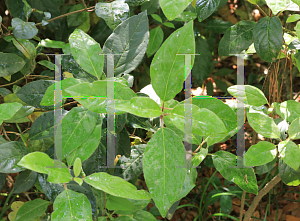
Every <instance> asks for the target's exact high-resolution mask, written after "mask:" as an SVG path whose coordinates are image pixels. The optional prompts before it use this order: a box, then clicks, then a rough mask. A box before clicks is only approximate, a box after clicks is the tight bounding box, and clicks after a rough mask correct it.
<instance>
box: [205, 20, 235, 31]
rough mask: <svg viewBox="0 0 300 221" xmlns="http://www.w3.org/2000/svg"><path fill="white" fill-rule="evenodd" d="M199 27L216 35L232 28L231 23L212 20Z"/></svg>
mask: <svg viewBox="0 0 300 221" xmlns="http://www.w3.org/2000/svg"><path fill="white" fill-rule="evenodd" d="M202 23H203V24H202ZM200 25H202V26H203V27H204V28H206V29H207V30H209V31H211V32H214V33H217V34H224V33H225V32H226V30H227V29H228V28H230V27H231V26H233V23H232V22H229V21H224V20H222V19H212V20H210V21H207V22H201V23H200Z"/></svg>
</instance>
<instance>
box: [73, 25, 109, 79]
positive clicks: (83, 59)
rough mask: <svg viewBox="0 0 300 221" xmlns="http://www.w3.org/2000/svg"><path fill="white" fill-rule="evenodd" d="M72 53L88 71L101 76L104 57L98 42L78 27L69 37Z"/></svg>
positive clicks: (98, 76)
mask: <svg viewBox="0 0 300 221" xmlns="http://www.w3.org/2000/svg"><path fill="white" fill-rule="evenodd" d="M69 41H70V47H71V52H72V55H73V56H74V58H75V60H76V62H77V63H78V64H79V65H80V66H81V67H82V68H83V69H84V70H85V71H87V72H88V73H90V74H92V75H94V76H96V77H97V78H98V79H100V78H101V75H102V70H103V63H104V57H103V55H99V54H102V50H101V47H100V44H99V43H97V42H96V41H95V40H94V39H93V38H91V37H90V36H89V35H87V34H86V33H84V32H83V31H82V30H80V29H76V30H75V31H74V32H73V33H72V34H71V35H70V37H69Z"/></svg>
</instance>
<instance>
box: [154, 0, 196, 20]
mask: <svg viewBox="0 0 300 221" xmlns="http://www.w3.org/2000/svg"><path fill="white" fill-rule="evenodd" d="M191 1H192V0H176V1H175V0H171V1H170V0H160V1H159V3H160V7H161V9H162V11H163V12H164V15H165V16H166V17H167V19H168V20H170V21H172V20H173V19H175V18H176V17H177V16H178V15H180V14H181V13H182V12H183V11H184V9H186V7H187V6H188V5H189V4H190V3H191Z"/></svg>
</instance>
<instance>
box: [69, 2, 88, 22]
mask: <svg viewBox="0 0 300 221" xmlns="http://www.w3.org/2000/svg"><path fill="white" fill-rule="evenodd" d="M80 9H84V5H83V4H82V3H80V4H74V5H73V6H72V7H71V9H70V11H69V12H74V11H78V10H80ZM88 19H89V13H88V12H87V11H83V12H79V13H75V14H72V15H69V16H68V17H67V23H68V26H69V27H78V26H79V25H81V24H83V23H84V22H85V21H86V20H88Z"/></svg>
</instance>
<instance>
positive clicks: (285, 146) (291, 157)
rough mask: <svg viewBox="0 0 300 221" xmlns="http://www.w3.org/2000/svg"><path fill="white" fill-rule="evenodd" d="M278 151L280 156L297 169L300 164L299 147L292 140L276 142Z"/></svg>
mask: <svg viewBox="0 0 300 221" xmlns="http://www.w3.org/2000/svg"><path fill="white" fill-rule="evenodd" d="M278 152H279V154H280V158H281V159H282V160H283V161H284V162H285V163H286V164H287V165H289V166H290V167H292V168H293V169H294V170H297V169H298V168H299V166H300V162H299V160H298V159H299V157H300V147H299V146H297V145H296V144H295V143H294V142H292V141H289V140H285V141H282V142H280V143H279V144H278Z"/></svg>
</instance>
